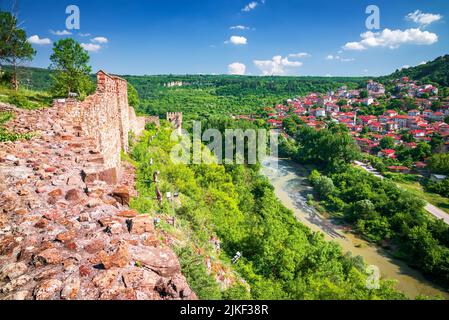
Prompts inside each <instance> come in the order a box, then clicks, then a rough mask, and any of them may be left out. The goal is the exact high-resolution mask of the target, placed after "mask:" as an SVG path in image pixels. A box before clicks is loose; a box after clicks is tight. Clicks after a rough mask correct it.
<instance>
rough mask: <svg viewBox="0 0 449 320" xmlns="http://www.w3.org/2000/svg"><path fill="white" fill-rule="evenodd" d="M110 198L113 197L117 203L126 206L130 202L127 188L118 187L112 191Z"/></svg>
mask: <svg viewBox="0 0 449 320" xmlns="http://www.w3.org/2000/svg"><path fill="white" fill-rule="evenodd" d="M111 195H112V197H114V198H115V199H116V200H117V202H118V203H120V204H122V205H124V206H128V205H129V201H130V193H129V188H128V187H127V186H119V187H117V188H115V189H114V190H113V191H112V194H111Z"/></svg>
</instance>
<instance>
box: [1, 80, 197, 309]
mask: <svg viewBox="0 0 449 320" xmlns="http://www.w3.org/2000/svg"><path fill="white" fill-rule="evenodd" d="M0 110H8V111H11V112H13V113H15V118H14V120H12V121H10V122H9V123H8V124H7V127H8V129H9V130H14V131H15V132H33V133H34V134H35V136H34V138H32V139H31V140H27V141H19V142H14V143H8V142H7V143H1V144H0V299H90V300H92V299H126V300H132V299H196V296H195V294H194V293H193V292H192V291H191V290H190V288H189V286H188V284H187V282H186V280H185V278H184V276H183V275H182V274H181V271H180V265H179V262H178V259H177V257H176V255H175V254H174V253H173V252H172V250H171V249H170V248H169V247H168V246H164V245H163V243H164V241H163V239H161V237H160V235H159V233H158V231H157V230H156V229H155V227H154V224H153V218H152V217H151V216H150V215H138V214H137V213H136V212H135V211H133V210H130V209H129V207H128V205H129V200H130V198H131V197H132V196H133V195H135V190H134V168H133V167H132V166H130V165H128V164H125V163H122V162H121V160H120V151H121V150H127V149H128V133H129V132H130V131H134V132H135V133H136V134H139V133H140V132H141V131H142V130H143V128H144V124H145V119H143V118H139V117H136V116H135V113H134V110H133V109H132V108H130V107H129V106H128V102H127V94H126V82H125V81H124V80H122V79H119V78H117V77H113V76H109V75H107V74H106V73H104V72H99V73H98V88H97V92H96V93H95V94H94V95H92V96H89V97H88V98H87V99H86V100H85V101H83V102H79V101H76V100H70V99H69V100H57V101H55V103H54V105H53V107H51V108H49V109H44V110H35V111H24V110H20V109H16V108H14V107H11V106H5V105H0ZM161 240H162V241H161Z"/></svg>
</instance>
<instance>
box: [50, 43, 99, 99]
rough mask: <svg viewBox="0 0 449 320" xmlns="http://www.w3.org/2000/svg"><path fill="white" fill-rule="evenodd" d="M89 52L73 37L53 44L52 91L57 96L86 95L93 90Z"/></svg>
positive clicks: (51, 59)
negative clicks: (53, 71)
mask: <svg viewBox="0 0 449 320" xmlns="http://www.w3.org/2000/svg"><path fill="white" fill-rule="evenodd" d="M89 60H90V57H89V54H88V53H87V51H85V50H84V49H83V48H82V47H81V45H80V44H79V43H78V42H76V41H75V40H73V39H71V38H67V39H62V40H59V41H58V42H55V43H54V45H53V54H52V55H51V57H50V61H51V65H50V68H51V69H52V70H55V71H56V72H55V73H54V74H52V80H53V87H52V93H53V94H54V95H55V96H68V94H69V93H71V92H72V93H76V94H78V95H79V96H80V97H84V96H86V95H87V94H89V93H90V92H92V91H93V89H94V88H93V82H92V81H91V79H90V74H91V72H92V68H91V67H90V66H89Z"/></svg>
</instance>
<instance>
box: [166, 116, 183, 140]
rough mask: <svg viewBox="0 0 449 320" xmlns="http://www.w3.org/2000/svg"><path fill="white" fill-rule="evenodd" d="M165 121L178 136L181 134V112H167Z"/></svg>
mask: <svg viewBox="0 0 449 320" xmlns="http://www.w3.org/2000/svg"><path fill="white" fill-rule="evenodd" d="M167 121H168V122H170V123H171V125H172V126H173V127H174V128H175V130H176V131H178V134H179V135H181V134H182V112H167Z"/></svg>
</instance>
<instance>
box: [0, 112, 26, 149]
mask: <svg viewBox="0 0 449 320" xmlns="http://www.w3.org/2000/svg"><path fill="white" fill-rule="evenodd" d="M13 118H14V115H13V114H12V113H11V112H0V142H6V141H17V140H23V139H26V140H28V139H31V138H32V137H33V134H32V133H23V134H21V133H14V132H9V131H8V130H6V129H5V128H4V127H3V125H4V124H5V123H7V122H8V121H10V120H11V119H13Z"/></svg>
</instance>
